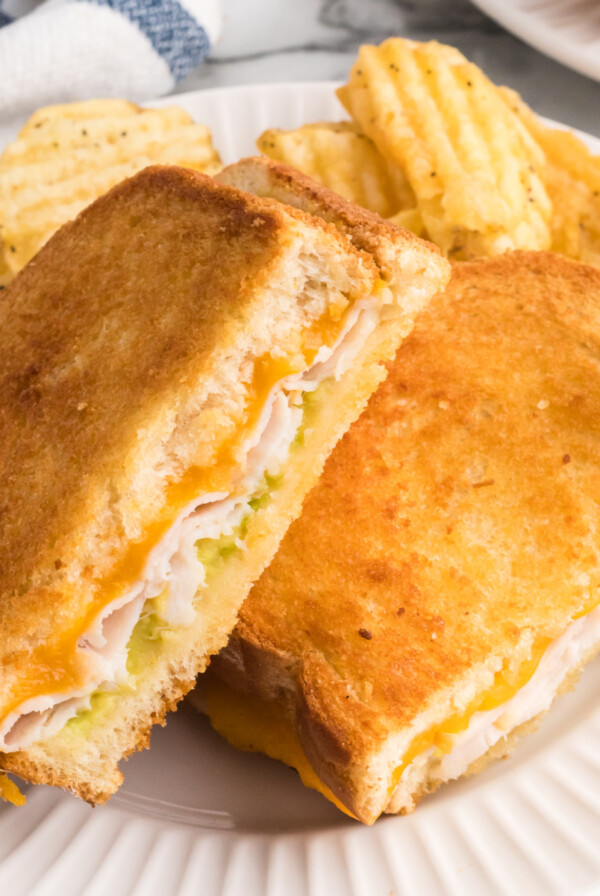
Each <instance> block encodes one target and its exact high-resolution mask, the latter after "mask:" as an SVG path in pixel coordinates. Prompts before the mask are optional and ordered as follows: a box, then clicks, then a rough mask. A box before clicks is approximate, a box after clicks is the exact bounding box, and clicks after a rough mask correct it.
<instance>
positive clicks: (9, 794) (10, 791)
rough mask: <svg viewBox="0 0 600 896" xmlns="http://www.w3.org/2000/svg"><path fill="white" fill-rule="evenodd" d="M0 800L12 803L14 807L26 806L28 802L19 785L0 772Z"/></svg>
mask: <svg viewBox="0 0 600 896" xmlns="http://www.w3.org/2000/svg"><path fill="white" fill-rule="evenodd" d="M0 800H5V801H6V802H7V803H12V804H13V806H24V805H25V802H26V800H25V796H24V795H23V794H22V793H21V791H20V790H19V788H18V787H17V785H16V784H15V783H14V781H11V780H10V778H9V777H8V776H7V775H5V774H4V772H0Z"/></svg>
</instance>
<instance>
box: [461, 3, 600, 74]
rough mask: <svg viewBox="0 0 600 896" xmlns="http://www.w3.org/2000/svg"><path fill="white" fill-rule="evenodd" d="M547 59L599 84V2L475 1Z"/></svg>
mask: <svg viewBox="0 0 600 896" xmlns="http://www.w3.org/2000/svg"><path fill="white" fill-rule="evenodd" d="M473 3H475V5H476V6H478V7H479V8H480V9H481V10H483V12H485V13H487V14H488V15H489V16H491V17H492V18H493V19H495V20H496V21H497V22H499V23H500V24H501V25H504V27H505V28H507V29H508V30H509V31H512V32H513V34H516V35H517V37H520V38H521V39H522V40H524V41H525V42H526V43H528V44H531V46H532V47H535V48H536V49H537V50H540V51H541V52H542V53H545V54H546V55H547V56H550V57H552V59H556V60H557V61H558V62H562V63H563V65H568V66H569V68H573V69H575V71H577V72H581V74H582V75H588V77H590V78H595V79H596V80H597V81H600V4H599V3H598V0H473Z"/></svg>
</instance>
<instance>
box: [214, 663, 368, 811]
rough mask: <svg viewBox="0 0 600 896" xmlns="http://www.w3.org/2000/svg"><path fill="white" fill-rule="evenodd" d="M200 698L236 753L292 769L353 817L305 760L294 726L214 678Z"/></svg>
mask: <svg viewBox="0 0 600 896" xmlns="http://www.w3.org/2000/svg"><path fill="white" fill-rule="evenodd" d="M202 696H203V698H204V700H205V702H206V711H207V713H208V716H209V718H210V721H211V725H212V726H213V728H215V730H216V731H218V732H219V734H221V735H222V736H223V737H224V738H225V740H227V741H229V743H230V744H232V746H234V747H237V749H238V750H245V751H246V752H250V753H266V755H267V756H270V757H271V758H272V759H281V760H282V761H283V762H285V764H286V765H289V766H291V767H292V768H295V769H296V771H297V772H298V774H299V775H300V778H301V779H302V783H303V784H305V785H306V786H307V787H312V788H313V790H318V791H319V793H322V794H323V796H325V797H327V799H328V800H330V801H331V802H332V803H333V804H334V805H335V806H337V807H338V809H341V810H342V812H345V813H346V815H349V816H350V817H351V818H354V815H353V814H352V813H351V812H350V810H349V809H347V808H346V806H344V805H343V804H342V803H340V801H339V800H338V798H337V797H336V796H335V794H334V793H333V792H332V791H331V790H330V789H329V787H328V786H327V785H326V784H324V783H323V782H322V781H321V779H320V778H319V777H318V775H317V774H316V772H315V770H314V769H313V767H312V765H311V764H310V762H309V761H308V759H307V758H306V755H305V753H304V750H303V749H302V746H301V744H300V740H299V738H298V735H297V733H296V729H295V728H294V726H293V725H292V724H291V723H290V722H289V721H288V719H287V718H286V717H285V716H284V715H283V713H282V712H281V710H280V709H279V707H278V706H277V705H276V704H274V703H270V702H269V701H268V700H261V698H260V697H257V696H255V695H253V694H252V695H250V694H242V693H241V692H240V691H236V690H234V688H231V687H229V685H227V684H225V682H223V681H221V680H220V679H218V678H216V677H215V676H211V677H207V678H206V679H203V680H202Z"/></svg>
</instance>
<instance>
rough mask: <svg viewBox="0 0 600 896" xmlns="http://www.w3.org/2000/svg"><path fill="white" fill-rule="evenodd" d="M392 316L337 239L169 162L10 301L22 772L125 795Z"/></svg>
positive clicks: (11, 700) (4, 684)
mask: <svg viewBox="0 0 600 896" xmlns="http://www.w3.org/2000/svg"><path fill="white" fill-rule="evenodd" d="M422 251H423V253H424V255H425V256H427V255H428V254H429V250H428V249H427V248H426V247H424V248H423V250H422ZM431 257H432V258H433V259H434V263H435V264H437V256H435V255H433V254H432V256H431ZM443 279H444V278H443V277H440V281H439V282H440V285H443ZM418 280H419V276H418V275H416V276H415V281H418ZM427 289H429V293H431V292H432V291H433V288H429V287H427ZM427 289H425V290H424V291H423V302H424V301H425V300H426V297H427V296H426V295H425V293H426V292H427ZM392 305H393V302H392V299H391V295H390V290H389V289H388V288H387V287H386V285H385V283H384V282H383V281H382V279H381V276H380V271H379V268H378V266H377V265H376V264H375V263H374V261H373V259H372V258H371V257H370V256H369V255H368V254H367V253H365V252H360V251H358V250H357V249H356V248H354V247H353V246H352V245H351V243H350V242H349V241H348V240H347V239H346V237H345V236H344V235H343V234H342V233H340V231H339V230H338V229H336V228H335V227H333V226H329V225H327V224H324V223H323V222H322V221H321V220H319V219H318V218H315V217H312V216H309V215H307V214H304V213H302V212H300V211H297V210H296V209H293V208H288V207H284V206H282V205H281V204H279V203H277V202H274V201H271V200H268V199H259V198H256V197H254V196H250V195H248V194H245V193H242V192H240V191H239V190H236V189H233V188H230V187H227V186H224V185H221V184H216V183H215V182H214V181H213V180H211V179H210V178H208V177H206V176H204V175H201V174H198V173H195V172H192V171H187V170H184V169H178V168H169V167H154V168H147V169H145V170H144V171H143V172H141V173H140V174H138V175H136V176H135V177H133V178H131V179H130V180H128V181H125V182H123V183H122V184H120V185H119V186H117V187H115V188H114V189H113V190H112V191H110V192H109V193H108V194H106V195H105V196H104V197H102V198H101V199H99V200H97V201H96V202H95V203H94V204H93V205H91V206H90V207H89V208H88V209H86V210H85V211H84V212H83V213H82V214H81V215H80V216H79V217H78V218H77V219H76V220H75V221H74V222H72V223H70V224H67V225H65V226H64V227H63V228H62V229H61V230H60V231H59V232H58V233H57V234H56V235H55V236H54V237H53V238H52V239H51V240H50V241H49V242H48V243H47V244H46V246H45V247H44V248H43V249H42V250H41V251H40V252H39V253H38V255H37V256H36V257H35V258H34V259H33V260H32V261H31V262H30V264H29V265H28V266H27V267H26V268H25V269H24V270H23V272H22V273H21V274H19V275H18V276H17V278H16V279H15V280H14V282H13V284H12V285H11V286H10V287H9V289H8V290H7V292H6V294H5V298H4V299H3V303H2V305H1V308H0V318H1V324H2V326H1V332H0V414H1V416H2V433H3V437H2V440H1V443H0V469H1V470H2V482H3V494H2V504H1V508H0V517H1V520H2V523H1V526H0V572H1V577H0V581H1V583H2V584H1V589H2V590H1V593H0V630H1V631H2V645H1V650H2V666H1V673H0V701H1V705H0V738H1V744H0V764H1V766H2V767H3V768H4V769H6V770H9V771H13V772H16V773H17V774H18V775H21V776H22V777H24V778H26V779H27V780H30V781H34V782H41V783H50V784H58V785H60V786H63V787H67V788H69V789H71V790H73V791H74V792H76V793H77V794H79V795H80V796H82V797H84V798H85V799H87V800H89V801H90V802H94V803H100V802H102V801H103V800H105V799H106V798H107V797H108V796H109V795H110V794H111V793H112V792H114V790H115V789H116V788H117V787H118V785H119V783H120V781H121V777H122V776H121V773H120V771H119V769H118V762H119V760H120V759H121V758H122V757H123V756H125V755H127V754H128V753H130V752H131V751H132V750H135V749H136V748H140V747H142V746H144V745H146V744H147V741H148V736H149V731H150V728H151V726H152V724H154V723H155V722H162V721H163V719H164V716H165V713H166V711H167V710H168V709H169V708H172V707H174V706H175V704H176V703H177V701H178V700H179V699H180V698H181V696H182V695H183V694H184V693H185V692H186V691H187V690H188V689H189V688H190V687H191V686H192V683H193V680H194V678H195V676H196V674H197V673H198V672H199V671H201V670H202V669H203V668H204V667H205V666H206V664H207V662H208V658H209V657H210V655H211V654H213V653H215V652H216V651H217V650H219V648H220V647H222V646H223V644H224V643H225V642H226V639H227V636H228V634H229V632H230V631H231V629H232V627H233V625H234V623H235V619H236V613H237V610H238V608H239V606H240V604H241V602H242V601H243V599H244V597H245V596H246V594H247V593H248V591H249V589H250V586H251V584H252V582H253V581H255V580H256V579H257V578H258V576H259V574H260V573H261V571H262V570H263V569H264V567H265V566H266V565H267V563H268V562H269V561H270V559H271V557H272V556H273V554H274V552H275V550H276V548H277V545H278V543H279V540H280V539H281V537H282V535H283V533H284V531H285V529H286V528H287V526H288V525H289V523H290V521H291V520H292V519H293V518H294V517H295V516H296V515H297V514H298V513H299V510H300V506H301V502H302V500H303V497H304V495H305V494H306V492H307V490H308V489H309V488H310V487H311V486H312V485H313V484H314V482H315V481H316V478H317V477H318V474H319V472H320V469H321V468H322V465H323V463H324V460H325V458H326V456H327V454H328V453H329V451H330V450H331V448H332V447H333V445H334V443H335V442H336V441H337V439H338V438H339V437H340V435H341V434H342V433H343V432H344V430H345V429H346V428H347V427H348V425H349V424H350V422H351V421H352V420H353V419H354V418H355V417H356V416H357V415H358V414H359V413H360V410H361V409H362V407H363V406H364V405H365V403H366V401H367V399H368V397H369V395H370V394H371V392H372V391H373V390H374V389H375V387H376V386H377V385H378V383H379V382H380V381H381V379H382V377H383V376H384V374H385V371H384V368H383V366H382V364H381V361H382V360H385V359H387V358H389V357H390V356H391V355H392V354H393V353H394V351H395V349H396V347H397V345H398V343H399V341H400V339H401V336H402V334H403V332H404V323H403V321H400V320H399V319H397V318H396V317H395V316H394V314H390V313H389V312H387V311H386V313H385V315H384V314H383V312H384V310H385V309H388V308H390V307H392ZM384 317H385V319H384Z"/></svg>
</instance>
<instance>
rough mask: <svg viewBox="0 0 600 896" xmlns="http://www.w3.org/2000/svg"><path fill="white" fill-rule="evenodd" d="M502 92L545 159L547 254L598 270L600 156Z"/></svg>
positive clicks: (512, 95)
mask: <svg viewBox="0 0 600 896" xmlns="http://www.w3.org/2000/svg"><path fill="white" fill-rule="evenodd" d="M500 92H501V94H502V96H503V97H504V99H505V100H506V102H507V103H508V105H509V106H510V108H511V109H512V110H513V111H514V112H515V113H516V115H518V117H519V119H520V120H521V121H522V122H523V124H524V125H525V127H526V128H527V130H528V131H529V133H530V134H531V136H532V137H533V138H534V140H535V141H536V142H537V143H538V144H539V146H540V147H541V148H542V149H543V151H544V153H545V155H546V160H547V166H546V169H545V171H544V173H543V175H542V176H543V179H544V184H545V186H546V190H547V191H548V194H549V196H550V199H551V200H552V205H553V207H554V213H553V215H552V220H551V222H550V226H551V231H552V244H551V248H552V249H553V250H554V251H555V252H561V253H562V254H563V255H568V256H569V257H570V258H575V259H577V260H578V261H583V262H586V263H587V264H593V265H596V266H597V267H600V156H595V155H594V154H593V153H592V152H591V151H590V150H589V149H588V147H587V146H586V145H585V143H584V142H583V141H582V140H580V139H579V137H577V136H576V135H575V134H573V133H572V132H571V131H562V130H559V129H558V128H549V127H547V126H546V125H545V124H544V123H543V122H542V121H540V119H539V118H538V117H537V115H536V114H535V113H534V112H532V110H531V109H530V108H529V106H527V105H526V103H524V102H523V100H522V99H521V97H520V96H519V94H518V93H516V92H515V91H514V90H510V89H509V88H508V87H501V88H500Z"/></svg>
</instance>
